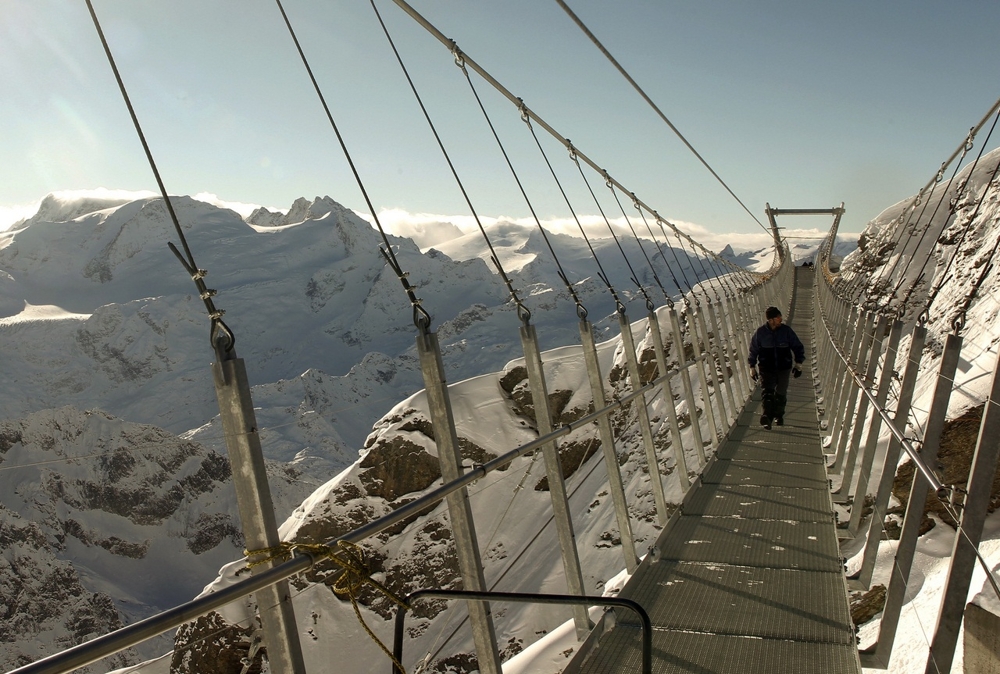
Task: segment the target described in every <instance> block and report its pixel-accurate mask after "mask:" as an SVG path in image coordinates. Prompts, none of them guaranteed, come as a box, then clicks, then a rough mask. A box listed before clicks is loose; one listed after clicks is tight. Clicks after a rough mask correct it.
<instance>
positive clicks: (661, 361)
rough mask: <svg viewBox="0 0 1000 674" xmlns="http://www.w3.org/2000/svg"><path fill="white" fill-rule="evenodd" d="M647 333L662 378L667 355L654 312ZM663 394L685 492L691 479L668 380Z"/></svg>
mask: <svg viewBox="0 0 1000 674" xmlns="http://www.w3.org/2000/svg"><path fill="white" fill-rule="evenodd" d="M669 311H670V313H674V311H673V308H670V309H669ZM649 332H650V339H651V340H652V341H653V350H654V352H655V353H656V368H657V371H658V372H659V375H660V376H661V377H662V376H664V375H666V373H667V372H668V370H667V355H666V352H665V351H664V348H663V335H662V334H661V332H660V319H659V317H658V316H657V314H656V312H654V311H650V312H649ZM660 390H661V391H662V392H663V411H664V412H665V413H666V415H667V423H668V424H669V425H670V437H671V443H672V444H673V448H674V461H676V463H677V468H676V470H677V473H678V477H679V479H680V481H681V489H683V490H684V492H687V490H688V489H690V487H691V478H690V477H688V469H687V458H685V456H684V442H683V441H682V440H681V427H680V424H678V423H677V409H676V408H675V407H674V393H673V387H672V386H671V385H670V379H668V380H666V381H664V382H663V384H662V388H661V389H660Z"/></svg>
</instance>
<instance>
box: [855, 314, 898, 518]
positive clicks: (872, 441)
mask: <svg viewBox="0 0 1000 674" xmlns="http://www.w3.org/2000/svg"><path fill="white" fill-rule="evenodd" d="M879 324H880V325H881V324H882V323H881V321H880V322H879ZM902 333H903V322H902V321H893V323H892V326H891V327H890V328H889V338H888V339H887V340H886V348H885V358H884V360H883V362H882V371H881V373H880V374H879V381H878V390H877V391H876V392H875V407H876V408H877V409H876V410H875V412H874V414H873V415H872V422H871V424H870V425H869V427H868V435H867V436H866V438H865V447H864V451H863V452H862V453H861V470H860V471H859V472H858V486H857V488H856V489H855V491H854V498H853V499H852V501H853V503H854V507H852V508H851V521H850V523H849V524H848V527H847V530H848V531H850V532H851V534H852V535H853V534H856V533H857V532H858V528H859V527H860V526H861V513H862V511H863V510H864V507H863V506H864V502H865V497H866V496H867V492H868V480H869V479H870V477H871V470H872V465H874V463H875V448H876V446H877V444H878V437H879V434H880V433H881V432H882V415H880V414H879V413H878V410H879V409H885V401H886V400H887V399H888V397H889V384H891V383H892V375H893V371H894V368H895V366H896V353H897V352H898V351H899V340H900V337H901V336H902Z"/></svg>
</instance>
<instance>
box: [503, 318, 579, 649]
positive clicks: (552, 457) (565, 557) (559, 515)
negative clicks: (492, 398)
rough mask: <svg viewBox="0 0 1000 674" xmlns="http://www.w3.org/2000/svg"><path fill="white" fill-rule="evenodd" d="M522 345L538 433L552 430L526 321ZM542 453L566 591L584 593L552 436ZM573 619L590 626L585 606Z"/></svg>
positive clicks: (532, 331) (533, 338) (535, 340)
mask: <svg viewBox="0 0 1000 674" xmlns="http://www.w3.org/2000/svg"><path fill="white" fill-rule="evenodd" d="M521 348H522V349H523V351H524V365H525V369H526V370H527V371H528V386H530V387H531V401H532V405H533V407H534V408H535V423H537V424H538V434H539V435H540V436H545V435H548V434H549V433H551V432H552V410H551V407H550V406H549V392H548V387H547V386H546V384H545V372H544V370H543V369H542V356H541V353H540V351H539V348H538V335H537V334H536V333H535V326H533V325H529V324H527V323H525V324H523V325H522V326H521ZM542 457H543V458H544V460H545V474H546V476H547V477H548V480H549V497H550V498H551V500H552V519H553V521H554V522H555V525H556V534H557V535H558V537H559V549H560V551H561V553H562V562H563V572H564V574H565V575H566V587H567V589H568V590H569V594H575V595H579V596H583V595H585V594H586V590H585V589H584V587H583V571H582V570H581V569H580V554H579V551H578V550H577V547H576V534H575V533H574V531H573V517H572V514H571V512H570V508H569V498H568V497H567V495H566V483H565V482H564V481H563V472H562V466H561V465H560V463H559V452H558V450H557V448H556V443H555V441H554V440H553V441H552V442H547V443H545V445H543V446H542ZM573 621H574V622H575V623H576V634H577V637H579V638H582V637H585V636H586V635H587V634H588V633H589V632H590V630H591V629H592V628H593V624H592V623H591V622H590V616H589V615H588V614H587V607H586V606H578V605H577V606H573Z"/></svg>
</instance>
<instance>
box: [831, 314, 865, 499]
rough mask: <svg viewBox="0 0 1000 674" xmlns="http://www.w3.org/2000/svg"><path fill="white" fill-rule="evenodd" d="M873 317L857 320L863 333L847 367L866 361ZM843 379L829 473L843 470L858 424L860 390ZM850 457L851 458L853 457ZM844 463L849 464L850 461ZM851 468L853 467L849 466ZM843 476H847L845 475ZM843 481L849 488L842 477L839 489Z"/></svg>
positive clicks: (850, 378)
mask: <svg viewBox="0 0 1000 674" xmlns="http://www.w3.org/2000/svg"><path fill="white" fill-rule="evenodd" d="M874 318H875V317H874V316H873V315H871V314H868V317H867V318H866V319H864V320H863V321H860V320H859V322H858V323H859V328H860V329H861V330H862V331H863V334H862V335H861V339H859V340H855V341H857V342H860V345H859V349H858V351H857V353H856V356H857V357H856V358H855V357H852V358H851V362H850V363H848V365H847V366H848V367H854V366H856V367H858V368H860V367H862V366H863V365H864V364H866V363H867V362H868V352H869V350H870V348H871V344H872V340H873V338H874V336H875V333H874V325H873V321H874ZM862 324H863V325H862ZM844 380H845V382H844V386H845V387H847V388H848V389H850V395H849V396H848V397H847V406H846V407H838V408H837V409H838V410H839V412H840V414H841V415H843V417H844V421H843V423H841V424H840V435H839V436H838V437H837V458H836V460H835V461H834V463H833V466H832V467H831V468H830V472H831V473H840V472H842V471H843V470H844V464H845V459H846V458H848V457H847V456H846V454H847V452H846V450H847V445H848V440H849V439H850V436H851V429H852V428H854V426H856V425H858V424H859V419H858V414H857V411H858V396H859V394H860V390H859V389H858V385H857V384H856V383H855V381H854V378H853V377H849V376H847V375H846V373H845V376H844ZM866 400H867V398H866ZM860 425H862V426H863V425H864V424H863V423H861V424H860ZM850 458H852V459H853V458H854V457H850ZM846 463H847V464H848V465H850V462H846ZM851 470H853V468H851ZM845 478H847V476H846V475H845ZM844 482H846V483H848V488H850V479H849V478H848V479H844V480H843V482H841V486H840V489H843V486H844ZM840 489H838V490H837V492H834V493H840ZM834 502H836V499H834Z"/></svg>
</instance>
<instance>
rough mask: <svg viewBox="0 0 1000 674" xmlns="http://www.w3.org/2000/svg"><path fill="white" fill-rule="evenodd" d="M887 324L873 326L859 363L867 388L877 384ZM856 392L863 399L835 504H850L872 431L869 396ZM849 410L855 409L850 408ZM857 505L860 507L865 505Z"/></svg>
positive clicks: (881, 320)
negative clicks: (866, 439) (865, 441)
mask: <svg viewBox="0 0 1000 674" xmlns="http://www.w3.org/2000/svg"><path fill="white" fill-rule="evenodd" d="M885 324H886V318H885V316H878V317H877V320H876V322H875V324H874V325H873V326H872V335H871V340H870V341H871V344H870V351H868V352H867V353H865V354H862V355H863V359H862V360H861V361H859V362H858V366H859V368H860V367H861V366H862V365H864V376H863V377H862V382H863V383H864V385H865V386H866V387H870V386H872V385H873V384H874V383H875V372H876V371H877V370H878V361H879V356H880V355H882V342H883V340H884V338H885ZM854 390H855V391H857V393H858V394H859V395H860V396H861V399H860V400H859V401H858V407H857V412H856V413H855V414H854V423H853V424H852V425H851V431H850V442H849V445H850V446H849V449H848V451H847V459H846V462H845V464H844V479H843V480H841V482H840V487H839V488H838V489H837V490H836V491H835V492H833V501H834V503H848V502H849V501H850V498H851V482H852V481H853V480H854V471H855V470H857V467H858V458H859V457H858V450H859V448H860V447H861V436H862V435H863V434H864V433H865V431H866V430H869V429H870V426H869V425H868V407H869V406H870V405H871V402H870V401H869V400H868V396H866V395H861V389H860V388H855V389H854ZM849 409H854V407H853V406H849ZM874 416H878V412H875V413H874ZM869 432H870V430H869ZM862 496H863V495H862ZM855 505H856V506H859V507H860V506H862V505H863V504H855Z"/></svg>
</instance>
